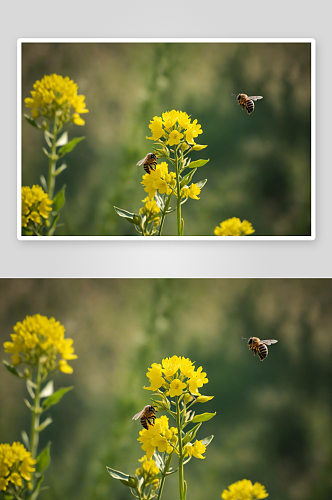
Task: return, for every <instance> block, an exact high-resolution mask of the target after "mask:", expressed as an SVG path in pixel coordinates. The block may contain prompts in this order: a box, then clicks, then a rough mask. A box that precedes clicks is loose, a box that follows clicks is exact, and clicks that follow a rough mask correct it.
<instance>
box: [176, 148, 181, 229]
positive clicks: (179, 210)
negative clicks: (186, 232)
mask: <svg viewBox="0 0 332 500" xmlns="http://www.w3.org/2000/svg"><path fill="white" fill-rule="evenodd" d="M174 156H175V171H176V190H177V210H176V214H177V223H178V236H183V231H182V227H181V193H180V191H181V189H180V166H179V159H178V150H177V147H175V150H174Z"/></svg>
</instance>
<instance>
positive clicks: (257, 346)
mask: <svg viewBox="0 0 332 500" xmlns="http://www.w3.org/2000/svg"><path fill="white" fill-rule="evenodd" d="M242 339H243V340H246V341H247V344H248V346H249V349H251V350H252V352H253V353H254V356H256V352H258V356H259V359H260V360H261V361H263V360H264V359H265V358H266V356H267V355H268V352H269V351H268V348H267V347H266V346H267V345H271V344H276V343H277V342H278V341H277V340H273V339H269V340H261V339H259V338H258V337H250V339H246V338H244V337H242Z"/></svg>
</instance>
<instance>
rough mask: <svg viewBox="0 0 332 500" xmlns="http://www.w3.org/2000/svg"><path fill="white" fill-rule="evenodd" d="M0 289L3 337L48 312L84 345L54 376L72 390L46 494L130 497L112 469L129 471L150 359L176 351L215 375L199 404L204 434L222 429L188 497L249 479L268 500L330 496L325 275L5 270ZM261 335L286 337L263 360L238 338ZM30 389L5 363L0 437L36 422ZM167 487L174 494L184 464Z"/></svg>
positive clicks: (61, 415)
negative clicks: (47, 274) (26, 273)
mask: <svg viewBox="0 0 332 500" xmlns="http://www.w3.org/2000/svg"><path fill="white" fill-rule="evenodd" d="M0 292H1V297H2V300H1V302H0V320H1V329H0V340H1V345H2V344H3V342H4V341H6V340H9V339H10V337H9V336H10V333H12V331H13V330H12V328H13V326H14V325H15V323H16V322H17V321H22V319H24V317H25V316H26V315H27V314H29V315H33V314H36V313H40V314H43V315H46V316H48V317H51V316H54V317H55V318H56V319H57V320H59V321H60V322H61V323H62V324H64V325H65V327H66V330H67V332H66V335H67V336H68V337H71V338H73V339H74V347H75V352H76V354H77V355H78V359H77V360H75V361H72V362H71V365H72V366H73V367H74V373H73V374H72V375H65V374H58V375H57V376H56V378H55V387H56V388H59V387H62V386H69V385H74V386H75V388H74V390H73V391H71V392H70V393H68V394H66V395H65V396H64V398H63V400H62V401H61V402H60V403H59V404H58V405H57V406H55V407H53V408H52V410H51V411H50V412H49V415H51V416H52V418H53V424H52V425H51V426H49V427H48V428H47V429H46V430H45V431H44V432H43V433H42V434H41V446H44V445H46V443H47V442H48V441H49V440H51V441H52V449H51V453H52V464H51V466H50V468H49V469H48V470H47V472H46V478H45V482H44V484H45V485H48V486H50V489H49V490H45V491H44V492H42V494H41V496H40V499H41V500H64V499H69V498H70V499H71V500H92V499H95V500H108V499H110V498H112V499H117V500H125V499H128V498H130V497H131V494H130V492H129V490H127V489H126V488H125V486H123V485H122V484H121V483H120V482H119V481H116V480H114V479H112V478H111V477H110V476H109V475H108V473H107V471H106V466H109V467H112V468H114V469H118V470H122V471H124V472H126V473H130V474H132V473H134V471H135V469H136V467H137V466H138V459H139V458H140V457H141V456H142V455H143V452H142V450H141V448H140V445H139V443H138V442H137V437H138V432H139V430H140V424H139V422H136V421H132V416H133V415H134V414H135V413H137V412H138V411H139V410H140V409H141V408H142V407H143V406H144V405H146V404H149V402H150V396H151V393H150V392H149V391H146V390H144V389H143V386H144V385H147V384H148V379H147V377H146V372H147V369H148V367H149V366H151V364H152V363H154V362H156V363H160V362H161V360H162V359H163V358H165V357H169V356H172V355H174V354H176V355H179V356H185V357H189V358H190V359H191V360H193V361H196V367H199V366H202V367H203V369H204V371H206V372H207V376H208V379H209V383H208V384H207V385H205V386H204V392H203V391H202V392H203V393H204V394H207V395H214V399H213V400H211V401H209V402H208V403H206V404H204V405H201V406H198V405H197V410H201V412H203V411H208V412H213V411H216V412H217V415H216V417H214V418H213V419H212V420H210V421H209V422H206V423H205V424H203V426H202V428H201V429H200V431H199V434H198V435H197V438H198V439H202V438H204V437H205V436H209V435H210V434H214V436H215V438H214V440H213V441H212V443H211V444H210V446H209V447H208V449H207V451H206V454H205V455H206V458H205V460H197V459H193V460H192V461H191V462H190V463H189V464H188V465H186V467H185V477H186V479H187V480H188V498H190V499H192V500H200V499H201V498H203V497H204V498H209V499H213V498H215V499H218V498H220V494H221V492H222V491H223V489H224V488H226V487H227V486H228V485H229V484H231V483H232V482H234V481H237V480H240V479H243V478H247V479H251V480H252V481H259V482H261V483H262V484H264V485H265V486H266V488H267V491H268V492H269V493H270V496H269V498H270V499H271V500H277V499H283V500H326V499H327V498H331V495H332V483H331V466H332V444H331V443H332V424H331V414H332V390H331V389H332V387H331V375H332V368H331V355H332V335H331V324H332V310H331V299H332V282H331V280H330V279H23V280H22V279H8V280H6V279H2V280H1V281H0ZM252 335H255V336H258V337H260V338H262V339H266V338H275V339H277V340H278V341H279V342H278V343H277V344H276V345H273V346H271V347H270V348H269V355H268V357H267V359H266V360H265V361H264V362H260V361H259V359H258V357H257V356H256V357H254V356H253V354H252V353H251V352H250V351H249V350H248V348H247V346H246V343H245V341H244V340H242V337H249V336H252ZM2 358H6V359H7V360H8V359H9V355H4V354H3V355H2ZM24 397H27V391H26V388H25V385H24V382H23V381H21V380H20V379H17V378H16V377H14V376H13V375H11V374H10V373H9V372H7V370H6V369H5V368H4V367H2V368H0V401H1V412H0V442H9V443H12V442H13V441H17V440H20V439H21V438H20V432H21V430H22V429H26V430H29V428H30V415H29V411H28V409H27V408H26V406H25V404H24V403H23V398H24ZM46 416H47V415H46ZM163 498H164V499H165V500H174V498H178V483H177V477H176V476H175V475H174V476H171V477H170V479H168V480H167V482H166V486H165V491H164V496H163Z"/></svg>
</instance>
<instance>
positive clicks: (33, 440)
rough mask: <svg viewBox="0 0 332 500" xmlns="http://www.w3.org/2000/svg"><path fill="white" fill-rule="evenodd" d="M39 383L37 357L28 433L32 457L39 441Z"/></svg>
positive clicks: (39, 374)
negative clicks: (29, 432)
mask: <svg viewBox="0 0 332 500" xmlns="http://www.w3.org/2000/svg"><path fill="white" fill-rule="evenodd" d="M40 385H41V373H40V361H39V359H38V364H37V377H36V389H35V398H34V402H33V410H32V419H31V434H30V450H31V455H32V458H34V459H35V458H36V456H37V450H38V441H39V432H38V430H37V429H38V427H39V417H40V406H39V401H40V397H39V394H40Z"/></svg>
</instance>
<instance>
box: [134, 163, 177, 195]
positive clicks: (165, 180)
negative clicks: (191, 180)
mask: <svg viewBox="0 0 332 500" xmlns="http://www.w3.org/2000/svg"><path fill="white" fill-rule="evenodd" d="M141 184H143V186H144V191H146V192H147V193H148V195H149V198H151V199H153V197H154V195H155V194H156V192H157V191H159V193H160V194H163V193H166V194H167V195H170V194H171V193H172V191H174V188H175V186H176V180H175V173H174V172H168V165H167V163H166V162H165V161H163V162H162V163H160V165H157V166H156V170H152V171H151V173H150V174H144V175H143V180H142V182H141Z"/></svg>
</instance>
